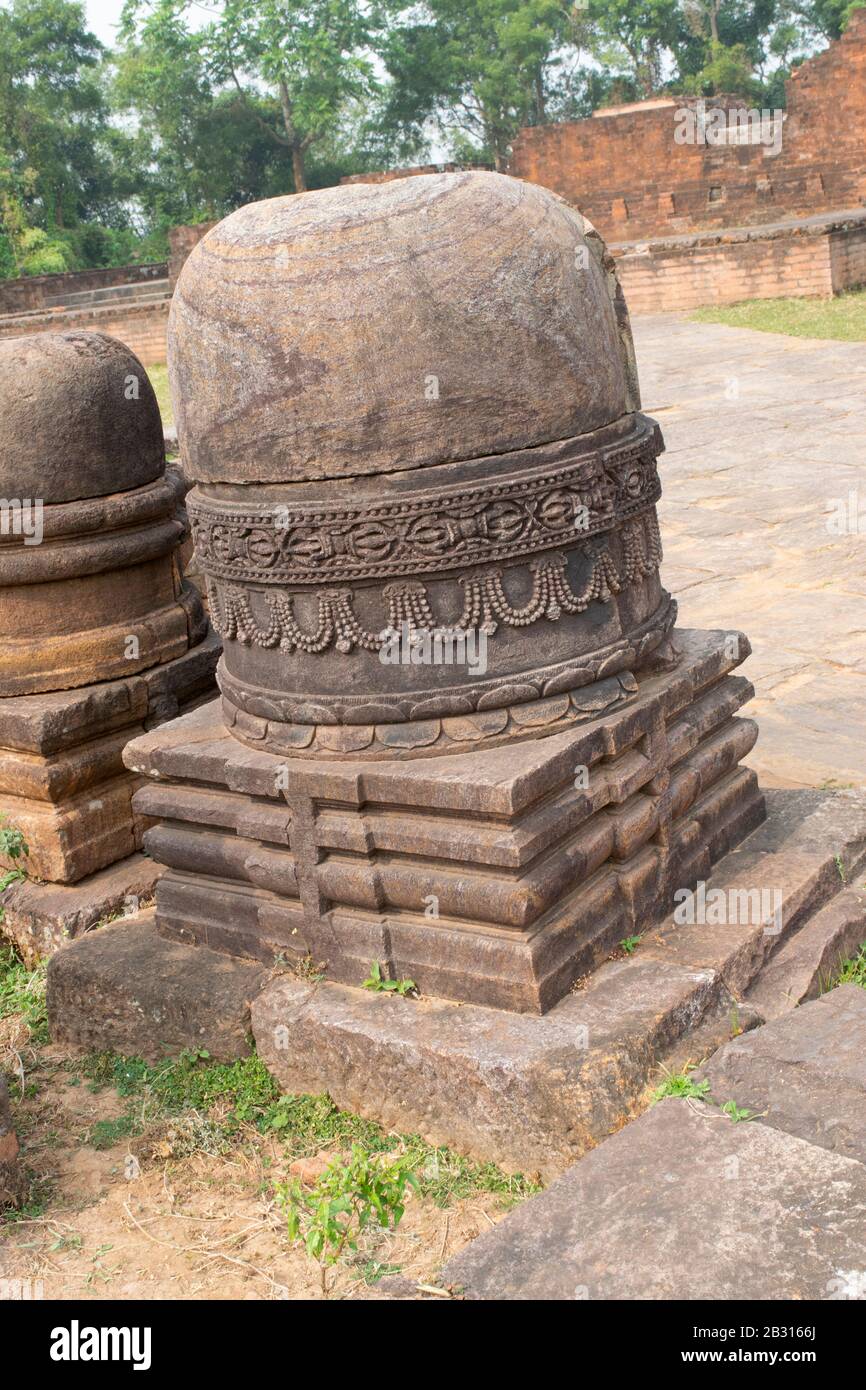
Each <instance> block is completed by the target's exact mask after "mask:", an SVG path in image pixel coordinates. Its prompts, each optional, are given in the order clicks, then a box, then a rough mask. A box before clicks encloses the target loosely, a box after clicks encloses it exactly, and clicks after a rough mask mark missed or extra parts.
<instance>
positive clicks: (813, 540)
mask: <svg viewBox="0 0 866 1390" xmlns="http://www.w3.org/2000/svg"><path fill="white" fill-rule="evenodd" d="M633 327H634V336H635V344H636V349H637V358H638V368H639V371H640V379H641V387H642V395H643V402H644V407H645V409H646V410H647V411H648V412H649V414H651V415H654V416H656V418H657V419H658V420H659V422H660V423H661V426H662V429H663V432H664V436H665V440H666V442H667V452H666V454H664V455H663V456H662V459H661V475H662V486H663V489H664V490H663V494H662V499H661V502H660V504H659V516H660V520H661V530H662V540H663V542H664V547H665V564H664V566H663V568H662V579H663V581H664V582H666V583H667V584H668V587H669V588H670V589H671V591H672V592H673V594H674V595H675V597H676V598H677V599H678V600H679V602H680V621H681V622H682V623H683V624H685V625H686V626H693V627H702V626H709V627H722V626H726V625H727V626H731V627H737V628H739V627H742V628H744V629H745V630H746V632H747V635H748V637H749V639H750V641H751V643H752V648H753V655H752V657H751V659H750V660H749V662H748V664H747V666H746V668H745V670H746V674H747V675H748V676H749V678H750V679H751V680H752V681H753V683H754V685H755V688H756V691H757V699H756V700H755V701H754V702H753V703H752V705H751V706H750V713H751V714H752V715H753V717H754V718H755V719H757V721H758V724H759V727H760V730H761V735H760V738H759V740H758V743H757V746H756V747H755V749H754V750H753V752H752V753H751V755H750V756H749V757H748V758H747V760H746V761H747V762H748V764H749V765H750V766H751V767H753V768H754V769H755V770H756V771H757V772H758V775H759V777H760V779H761V782H762V784H763V785H764V786H765V787H774V786H776V787H802V786H820V785H822V784H831V785H837V786H838V785H853V786H863V785H866V739H864V737H863V721H864V710H866V609H864V606H863V598H864V595H866V482H864V474H863V459H864V451H866V415H864V412H863V400H864V397H866V343H843V342H827V341H822V340H817V339H804V338H789V337H785V336H782V335H779V334H774V333H757V332H754V331H752V330H749V329H735V328H728V327H726V326H724V325H721V324H702V323H691V322H689V321H688V320H686V319H683V318H680V317H678V316H674V315H663V316H661V315H658V316H648V317H640V318H637V319H636V320H635V321H634V324H633ZM852 494H854V496H855V498H856V499H857V504H856V506H855V508H854V515H855V517H856V516H857V514H858V512H859V514H860V515H859V522H858V524H857V525H856V528H855V529H848V530H847V531H845V532H844V533H843V534H833V533H832V532H831V531H829V530H828V526H827V523H828V518H829V517H830V516H831V514H832V513H833V511H834V508H835V506H836V504H837V502H839V501H843V502H845V504H846V506H847V503H848V499H849V497H850V496H851V495H852Z"/></svg>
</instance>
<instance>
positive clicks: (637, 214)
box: [509, 9, 866, 241]
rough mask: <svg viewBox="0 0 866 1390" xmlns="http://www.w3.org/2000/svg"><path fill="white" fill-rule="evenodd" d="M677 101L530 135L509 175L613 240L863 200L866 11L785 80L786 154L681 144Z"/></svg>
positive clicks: (521, 141) (523, 135)
mask: <svg viewBox="0 0 866 1390" xmlns="http://www.w3.org/2000/svg"><path fill="white" fill-rule="evenodd" d="M729 100H730V99H726V100H723V101H722V102H721V104H723V105H724V104H727V102H728V101H729ZM679 102H680V99H679V98H677V99H676V100H675V101H673V102H669V103H668V102H665V101H653V102H647V103H638V104H637V105H635V106H633V107H630V108H626V109H623V110H621V111H620V112H619V113H618V114H605V113H604V112H598V113H596V115H595V116H593V117H592V118H590V119H589V120H585V121H567V122H563V123H561V124H558V125H544V126H535V127H533V128H531V129H526V130H522V131H521V132H520V133H519V135H518V136H517V138H516V140H515V142H514V147H513V152H512V158H511V162H510V165H509V172H510V173H512V174H514V175H515V176H516V177H517V178H523V179H528V180H529V181H530V182H532V183H540V184H543V185H544V186H545V187H547V188H552V189H553V190H554V192H556V193H559V194H561V195H562V197H564V198H566V199H568V201H569V202H572V203H574V204H575V205H576V206H577V207H579V208H580V210H581V212H583V213H584V214H585V215H586V216H587V217H588V218H589V219H590V221H591V222H593V223H595V225H596V227H597V228H598V230H599V232H600V233H601V235H602V236H603V237H604V238H605V240H606V241H624V240H633V239H638V238H645V237H658V236H663V235H664V234H665V233H668V234H670V233H675V232H679V231H681V232H687V231H690V230H694V229H699V228H703V227H720V228H721V227H730V226H737V225H742V224H756V223H767V222H774V221H778V220H780V219H782V218H784V217H787V216H792V217H799V216H808V215H810V214H812V213H815V212H821V211H826V212H829V211H832V210H834V209H842V208H854V207H857V206H859V205H860V204H862V203H864V202H866V9H859V10H855V11H854V12H853V14H852V17H851V20H850V21H849V24H848V28H847V29H846V31H845V33H844V34H843V36H842V38H841V39H840V40H838V42H836V43H834V44H831V46H830V47H829V48H828V49H827V50H826V52H824V53H822V54H820V55H819V56H818V57H817V58H813V59H811V60H810V61H809V62H807V63H805V64H804V65H803V67H802V68H801V69H800V70H799V72H798V73H797V74H796V75H795V76H793V77H792V78H791V79H790V81H789V82H788V86H787V113H786V116H785V120H784V124H783V134H782V149H781V152H780V153H779V154H776V155H773V154H772V152H771V151H770V150H769V149H766V148H764V147H763V146H761V145H758V144H753V145H721V146H712V145H704V144H691V145H690V144H677V143H676V142H675V140H674V129H675V112H676V110H677V108H678V106H679ZM710 104H712V105H715V104H717V102H716V101H715V100H714V101H713V102H712V103H710Z"/></svg>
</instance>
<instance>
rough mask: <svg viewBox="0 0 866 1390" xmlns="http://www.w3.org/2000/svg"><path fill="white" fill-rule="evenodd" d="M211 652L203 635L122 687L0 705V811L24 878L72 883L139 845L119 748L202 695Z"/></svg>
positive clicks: (210, 639)
mask: <svg viewBox="0 0 866 1390" xmlns="http://www.w3.org/2000/svg"><path fill="white" fill-rule="evenodd" d="M219 653H220V643H219V640H218V638H217V637H216V636H215V634H213V633H209V634H208V636H207V637H206V638H205V639H204V641H202V642H200V643H199V644H198V645H197V646H195V647H192V648H190V649H189V650H188V651H186V652H185V653H184V654H183V655H182V656H180V657H177V658H176V659H174V660H172V661H169V662H166V663H165V664H164V665H162V666H155V667H153V668H152V669H150V670H148V671H142V672H140V673H139V674H136V675H130V676H128V677H126V678H124V679H123V680H114V681H103V682H100V683H98V684H95V685H88V686H83V687H81V688H79V689H77V690H67V691H60V692H57V693H51V694H39V695H21V696H10V697H7V698H5V699H2V700H0V814H2V815H3V817H4V818H5V821H6V823H7V824H10V825H13V826H15V827H17V829H19V830H20V831H21V832H22V834H23V836H24V839H25V840H26V842H27V845H28V847H29V855H28V858H27V861H26V864H25V868H26V870H27V872H28V874H29V875H30V877H31V878H34V879H44V880H47V881H49V882H50V883H53V884H56V883H63V884H72V883H78V882H79V881H80V880H83V879H86V878H88V877H89V876H91V875H93V874H96V873H98V872H99V871H100V870H102V869H104V868H106V867H107V866H108V865H111V864H114V863H116V862H117V861H120V860H124V859H126V858H127V857H128V856H130V855H132V854H133V853H134V852H135V851H136V850H137V849H138V848H140V841H141V832H142V826H141V824H140V823H138V822H137V821H136V817H135V815H134V813H133V810H132V795H133V792H134V791H135V788H136V786H137V785H138V780H137V779H136V778H135V777H134V776H131V775H130V773H129V772H128V771H127V770H126V769H125V768H124V765H123V759H122V756H121V755H122V753H123V748H124V746H125V744H126V743H127V742H128V740H129V739H130V738H132V737H133V736H134V735H135V734H138V733H142V732H144V731H145V730H146V729H149V728H152V727H153V726H154V725H155V724H157V723H159V722H161V721H163V720H166V719H172V718H174V716H175V715H177V714H178V713H181V712H183V711H184V710H188V709H190V708H192V707H194V706H195V705H196V703H197V702H198V701H200V700H201V699H202V698H203V697H204V696H206V695H207V694H209V693H210V692H211V691H212V690H213V686H214V673H215V670H216V663H217V661H218V659H219ZM19 863H20V861H19ZM0 864H4V865H5V866H7V867H9V866H10V861H8V860H6V861H4V860H2V858H0ZM5 902H6V899H5V897H4V905H5Z"/></svg>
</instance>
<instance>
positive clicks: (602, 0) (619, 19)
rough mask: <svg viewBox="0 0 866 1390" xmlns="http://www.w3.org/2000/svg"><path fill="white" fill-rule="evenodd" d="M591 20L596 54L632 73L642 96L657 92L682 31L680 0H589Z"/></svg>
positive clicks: (606, 62)
mask: <svg viewBox="0 0 866 1390" xmlns="http://www.w3.org/2000/svg"><path fill="white" fill-rule="evenodd" d="M588 24H589V30H590V34H591V36H592V47H593V52H594V55H595V57H596V58H597V59H598V60H599V61H600V62H602V63H604V64H605V65H607V66H608V67H610V68H612V69H613V70H614V71H618V72H625V73H626V74H627V75H628V76H630V77H631V78H632V79H633V81H634V83H635V86H636V87H637V90H638V92H639V93H640V95H641V96H642V97H651V96H655V95H656V93H657V92H658V91H659V90H660V89H661V87H662V85H663V75H664V61H665V57H666V55H668V54H670V53H671V51H672V50H673V49H674V48H675V47H676V44H677V41H678V39H679V38H680V36H681V32H682V13H681V11H680V8H679V4H678V0H590V4H589V8H588Z"/></svg>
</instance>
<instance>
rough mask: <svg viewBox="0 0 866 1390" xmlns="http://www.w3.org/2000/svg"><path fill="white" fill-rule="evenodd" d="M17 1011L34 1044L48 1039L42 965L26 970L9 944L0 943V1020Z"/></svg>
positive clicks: (43, 967) (45, 1041)
mask: <svg viewBox="0 0 866 1390" xmlns="http://www.w3.org/2000/svg"><path fill="white" fill-rule="evenodd" d="M13 1014H19V1015H21V1017H22V1018H23V1019H24V1022H25V1023H26V1024H27V1027H28V1029H29V1030H30V1040H31V1042H32V1043H33V1044H34V1045H37V1046H38V1045H41V1044H43V1043H47V1042H48V1012H47V1009H46V1006H45V966H44V965H39V966H37V968H36V969H35V970H28V969H27V968H26V966H25V965H23V964H22V962H21V960H20V958H19V956H18V954H17V953H16V951H15V950H14V948H13V947H12V946H0V1019H3V1018H10V1017H11V1016H12V1015H13Z"/></svg>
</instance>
